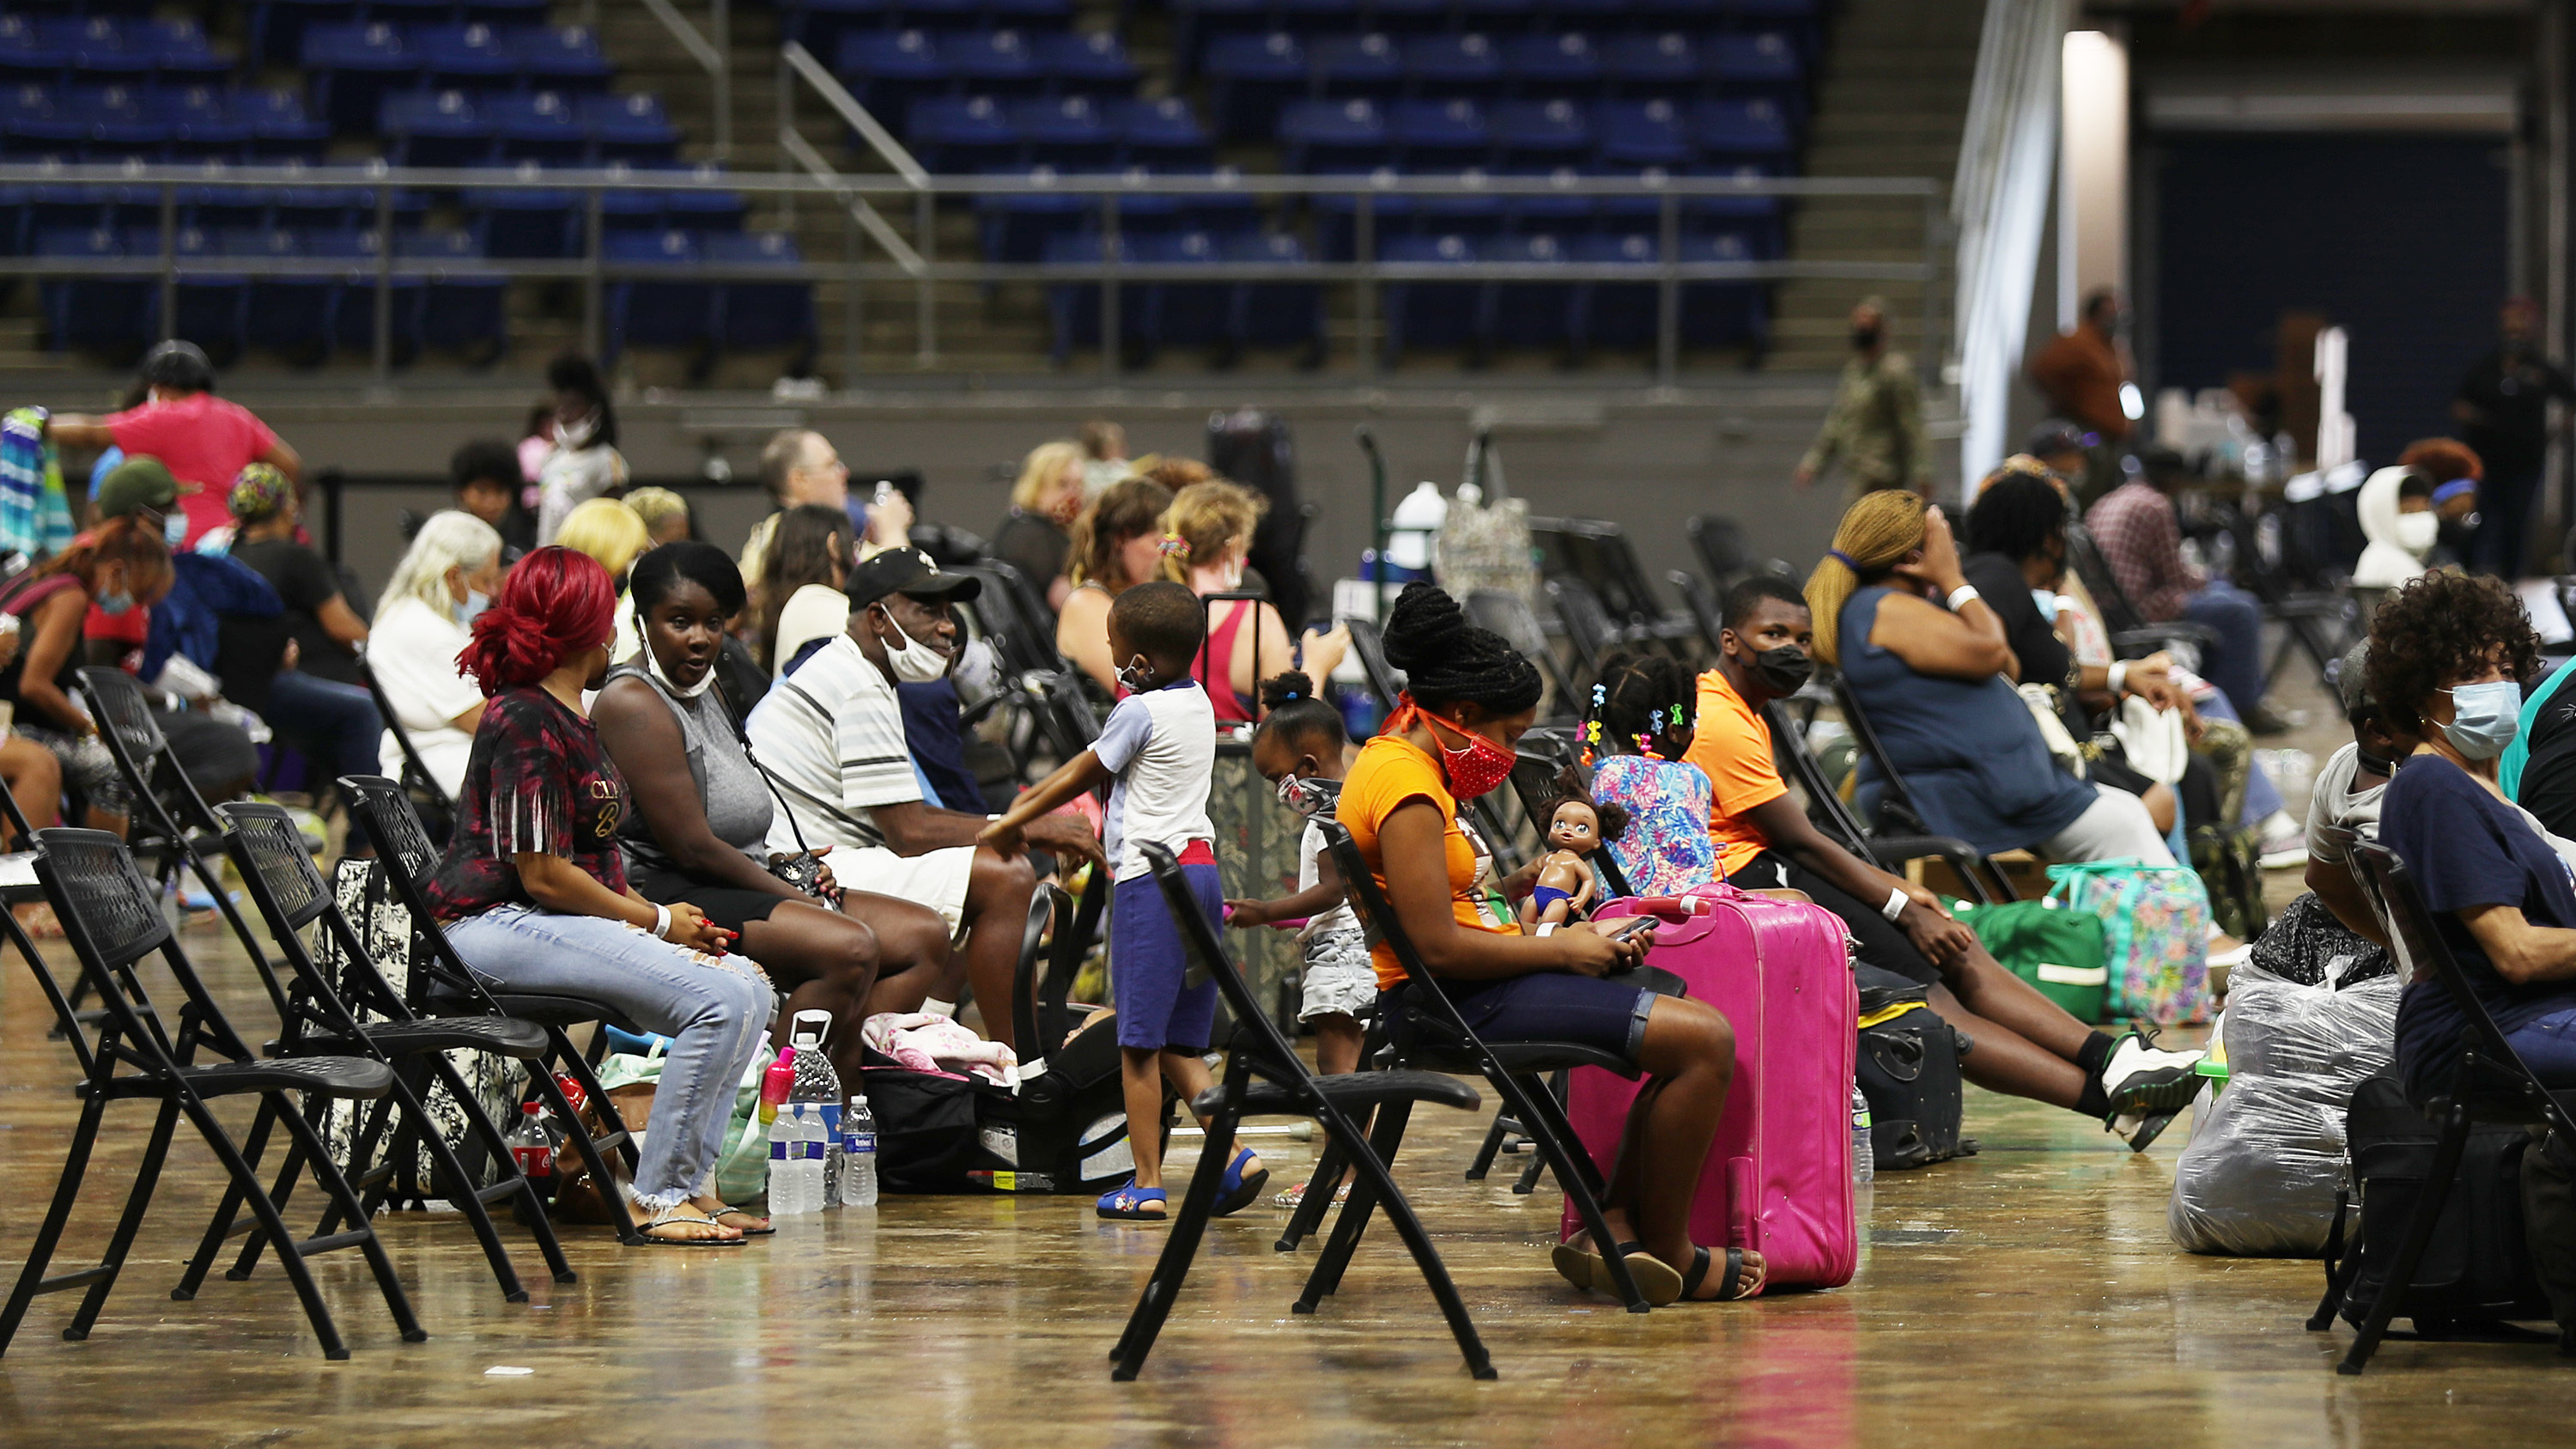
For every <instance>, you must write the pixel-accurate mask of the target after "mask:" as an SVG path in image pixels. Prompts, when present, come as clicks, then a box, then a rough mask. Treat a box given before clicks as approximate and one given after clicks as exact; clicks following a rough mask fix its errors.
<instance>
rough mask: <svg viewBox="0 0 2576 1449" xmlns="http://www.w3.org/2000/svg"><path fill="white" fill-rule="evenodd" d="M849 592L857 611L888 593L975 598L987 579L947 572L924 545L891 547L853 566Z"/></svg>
mask: <svg viewBox="0 0 2576 1449" xmlns="http://www.w3.org/2000/svg"><path fill="white" fill-rule="evenodd" d="M845 592H847V593H848V594H849V596H850V608H851V609H852V610H854V611H855V610H859V609H864V608H866V607H867V606H868V605H870V604H873V603H875V602H876V601H877V600H879V599H882V598H884V597H885V596H886V595H888V594H901V595H903V596H904V597H905V598H908V599H920V600H922V601H924V602H931V601H938V602H946V601H948V600H951V599H955V600H961V601H962V600H966V599H972V598H974V597H975V596H976V595H978V594H980V593H982V592H984V581H983V580H982V579H979V578H977V577H975V576H974V575H973V574H943V573H941V572H940V571H939V565H937V564H935V563H933V562H931V560H930V555H928V554H926V553H923V552H922V551H921V550H920V549H917V548H890V549H887V550H886V551H885V552H883V553H880V554H877V555H875V556H874V557H872V558H868V559H865V560H862V561H861V562H860V564H859V566H858V567H857V568H855V569H852V570H850V581H849V583H848V584H847V585H846V586H845Z"/></svg>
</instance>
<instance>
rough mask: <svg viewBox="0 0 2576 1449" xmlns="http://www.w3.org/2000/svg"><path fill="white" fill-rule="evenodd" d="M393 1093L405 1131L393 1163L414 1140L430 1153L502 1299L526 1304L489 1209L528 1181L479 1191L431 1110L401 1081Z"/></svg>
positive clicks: (369, 1208)
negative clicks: (431, 1116)
mask: <svg viewBox="0 0 2576 1449" xmlns="http://www.w3.org/2000/svg"><path fill="white" fill-rule="evenodd" d="M394 1090H395V1091H396V1092H399V1093H401V1094H402V1096H403V1116H404V1123H403V1131H402V1132H401V1133H399V1134H397V1135H396V1137H395V1138H394V1153H395V1155H394V1156H393V1157H392V1158H391V1159H390V1160H391V1161H394V1162H401V1161H404V1160H405V1159H404V1157H403V1156H402V1154H404V1153H408V1152H411V1151H414V1150H415V1149H414V1147H413V1145H412V1144H413V1143H414V1142H415V1141H416V1142H418V1143H419V1145H420V1147H422V1148H426V1149H427V1150H428V1152H429V1155H430V1158H431V1160H432V1161H434V1162H435V1163H436V1164H437V1166H438V1169H439V1170H440V1171H441V1172H444V1173H445V1174H446V1175H447V1190H448V1193H449V1198H448V1201H450V1202H452V1203H454V1204H455V1205H456V1210H457V1211H458V1212H461V1213H463V1214H464V1215H465V1221H466V1224H467V1225H468V1226H470V1227H472V1228H473V1229H474V1239H475V1241H476V1242H479V1243H481V1244H482V1245H483V1258H484V1261H485V1262H487V1263H489V1264H491V1265H492V1281H494V1282H495V1283H498V1284H499V1285H500V1286H501V1298H502V1300H503V1301H504V1302H508V1303H525V1302H527V1301H528V1290H527V1289H526V1288H525V1287H523V1286H521V1285H520V1282H519V1270H518V1268H517V1267H516V1266H515V1265H513V1264H512V1263H511V1262H510V1250H509V1249H508V1248H506V1247H503V1246H502V1245H501V1232H500V1229H499V1228H498V1227H496V1226H495V1225H494V1224H493V1222H492V1211H491V1209H490V1208H489V1207H488V1206H486V1204H487V1203H488V1202H490V1201H493V1200H499V1201H507V1200H509V1199H510V1198H513V1197H516V1196H518V1195H519V1189H520V1184H521V1183H522V1182H524V1181H525V1180H526V1179H525V1178H505V1179H503V1180H502V1181H500V1182H498V1183H495V1184H493V1186H492V1187H491V1188H490V1189H477V1188H476V1187H475V1186H474V1180H473V1179H472V1178H470V1177H467V1176H466V1175H465V1164H463V1163H461V1162H459V1161H457V1160H456V1149H455V1148H453V1147H450V1146H448V1145H447V1139H446V1138H444V1137H441V1136H440V1135H439V1134H438V1130H437V1127H436V1126H435V1124H433V1123H432V1122H431V1121H430V1120H429V1109H428V1108H426V1107H424V1106H422V1105H421V1104H420V1100H419V1099H418V1098H417V1097H415V1096H413V1095H412V1093H411V1090H410V1088H408V1087H406V1086H404V1085H403V1084H402V1083H401V1082H400V1081H396V1082H395V1083H394ZM512 1165H513V1166H515V1165H516V1164H515V1163H513V1164H512ZM366 1210H367V1211H370V1212H372V1211H373V1210H374V1208H373V1205H372V1204H368V1205H366ZM370 1221H372V1219H370Z"/></svg>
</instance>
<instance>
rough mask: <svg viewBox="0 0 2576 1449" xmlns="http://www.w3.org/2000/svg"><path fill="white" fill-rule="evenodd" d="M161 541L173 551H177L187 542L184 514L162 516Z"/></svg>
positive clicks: (186, 518) (186, 516)
mask: <svg viewBox="0 0 2576 1449" xmlns="http://www.w3.org/2000/svg"><path fill="white" fill-rule="evenodd" d="M161 541H162V542H163V543H166V544H168V545H170V547H171V548H172V549H174V550H175V549H177V548H178V547H179V545H181V544H183V543H186V542H187V541H188V515H186V514H184V513H170V514H164V515H163V516H162V519H161Z"/></svg>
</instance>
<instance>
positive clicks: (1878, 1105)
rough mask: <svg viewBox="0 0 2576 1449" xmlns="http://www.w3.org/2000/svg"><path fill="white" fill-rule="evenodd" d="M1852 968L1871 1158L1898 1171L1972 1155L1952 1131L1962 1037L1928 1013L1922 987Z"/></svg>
mask: <svg viewBox="0 0 2576 1449" xmlns="http://www.w3.org/2000/svg"><path fill="white" fill-rule="evenodd" d="M1859 971H1860V974H1861V988H1860V1046H1859V1051H1858V1052H1857V1053H1856V1054H1855V1055H1854V1057H1853V1077H1854V1079H1855V1080H1856V1081H1858V1082H1859V1084H1860V1094H1861V1096H1862V1097H1864V1098H1866V1099H1867V1100H1868V1102H1869V1120H1870V1129H1869V1134H1870V1146H1871V1153H1870V1157H1871V1160H1872V1163H1873V1164H1874V1165H1875V1167H1876V1168H1877V1170H1878V1171H1880V1172H1901V1171H1904V1170H1905V1169H1907V1168H1911V1167H1929V1166H1931V1165H1932V1164H1933V1163H1936V1162H1947V1161H1949V1160H1950V1159H1951V1158H1953V1157H1966V1156H1970V1155H1972V1154H1974V1153H1975V1152H1976V1150H1977V1145H1976V1144H1975V1143H1974V1142H1972V1141H1969V1140H1967V1139H1965V1138H1963V1137H1962V1136H1961V1135H1960V1131H1959V1127H1960V1117H1961V1113H1962V1106H1961V1102H1960V1096H1961V1080H1962V1079H1961V1078H1960V1075H1959V1058H1960V1057H1961V1056H1963V1055H1965V1054H1966V1051H1967V1040H1966V1038H1964V1037H1962V1036H1960V1035H1959V1033H1958V1032H1957V1030H1956V1029H1954V1028H1953V1027H1952V1026H1951V1025H1950V1023H1948V1022H1946V1021H1943V1020H1942V1019H1941V1018H1940V1017H1939V1016H1938V1015H1936V1014H1934V1012H1933V1010H1932V1008H1931V1005H1930V1004H1929V1001H1928V999H1927V998H1928V997H1929V996H1930V994H1931V993H1930V990H1929V989H1928V988H1926V987H1922V986H1917V985H1915V984H1914V983H1912V982H1910V981H1906V980H1905V979H1904V978H1902V977H1899V976H1895V975H1893V974H1892V973H1888V972H1883V971H1876V970H1873V969H1872V968H1870V967H1867V966H1863V967H1861V968H1859Z"/></svg>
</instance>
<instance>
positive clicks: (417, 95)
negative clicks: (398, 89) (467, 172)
mask: <svg viewBox="0 0 2576 1449" xmlns="http://www.w3.org/2000/svg"><path fill="white" fill-rule="evenodd" d="M376 125H377V129H378V130H379V131H381V132H382V133H383V134H384V137H385V139H386V142H387V150H388V151H389V152H390V153H391V155H392V158H393V162H394V164H395V165H397V166H479V165H481V164H483V163H484V162H487V161H490V160H491V159H492V152H493V146H494V144H495V142H496V140H497V136H496V134H495V132H494V128H493V125H492V123H491V122H490V121H488V120H485V119H484V118H483V115H482V113H481V112H480V111H478V110H477V109H476V108H475V105H474V102H473V100H472V98H470V97H468V96H467V95H466V94H465V92H463V91H453V90H450V91H410V92H406V93H403V94H399V95H390V96H387V97H385V100H384V109H383V111H382V113H381V115H380V116H379V118H378V120H377V123H376Z"/></svg>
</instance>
